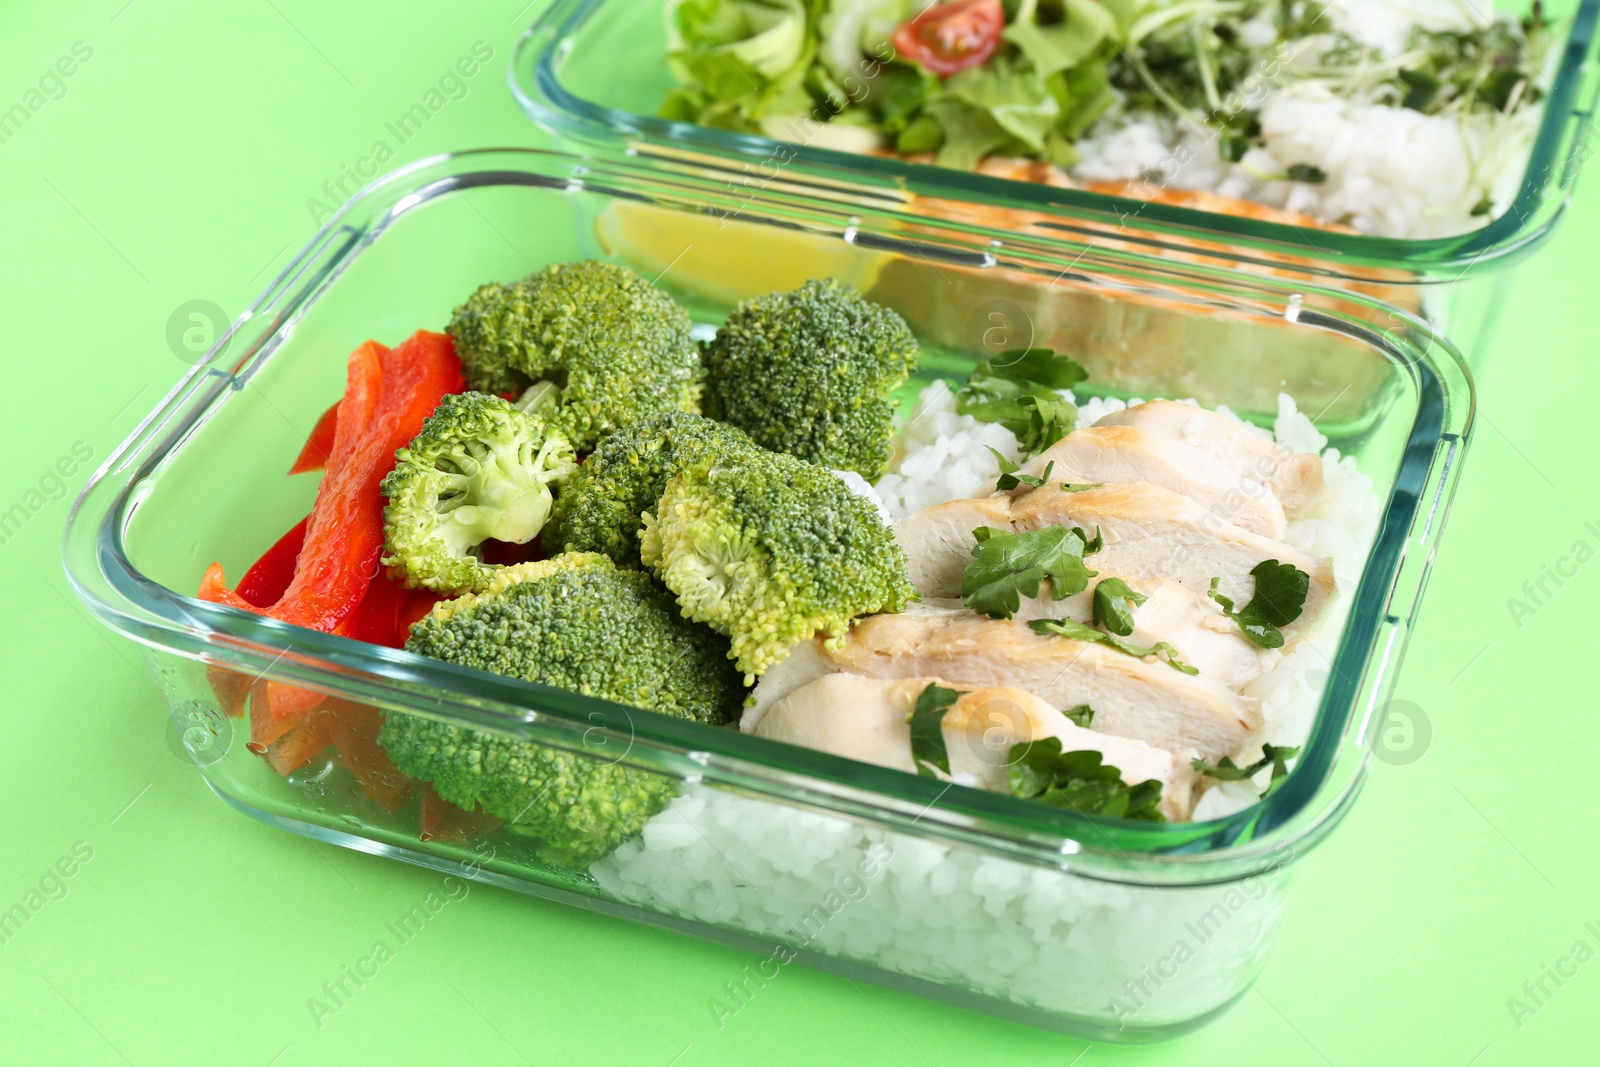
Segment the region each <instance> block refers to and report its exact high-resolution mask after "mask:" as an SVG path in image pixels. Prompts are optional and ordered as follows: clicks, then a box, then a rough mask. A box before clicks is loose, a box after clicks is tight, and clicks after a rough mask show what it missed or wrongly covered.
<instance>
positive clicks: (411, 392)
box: [200, 331, 465, 751]
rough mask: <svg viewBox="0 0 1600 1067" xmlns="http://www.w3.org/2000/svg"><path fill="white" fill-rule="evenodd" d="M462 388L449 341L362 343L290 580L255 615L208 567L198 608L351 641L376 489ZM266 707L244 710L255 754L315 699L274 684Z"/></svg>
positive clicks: (379, 509) (377, 551) (375, 543)
mask: <svg viewBox="0 0 1600 1067" xmlns="http://www.w3.org/2000/svg"><path fill="white" fill-rule="evenodd" d="M464 385H465V381H464V379H463V378H462V377H461V362H460V360H459V359H457V358H456V355H455V349H454V346H453V344H452V343H451V340H450V338H449V337H447V336H445V335H444V334H437V333H429V332H427V331H418V332H417V333H415V334H413V335H412V336H411V337H410V338H408V339H407V340H406V341H405V342H403V343H402V344H400V345H399V346H398V347H396V348H395V349H393V350H392V351H391V350H389V349H386V348H385V347H384V346H383V345H381V344H379V343H378V342H376V341H368V342H366V343H365V344H363V345H361V346H360V347H359V348H357V349H356V350H355V352H353V353H352V354H351V356H350V363H349V369H348V374H347V376H346V383H345V395H344V397H343V399H341V400H340V402H339V414H338V416H337V419H336V425H335V430H334V438H333V447H332V449H331V450H330V452H329V456H328V465H327V473H326V474H324V475H323V478H322V484H321V486H320V487H319V488H318V491H317V502H316V506H315V507H314V508H313V509H312V511H311V515H310V516H309V517H308V519H307V522H306V529H305V538H304V543H303V544H302V545H301V547H300V550H299V554H298V557H297V559H296V562H295V568H294V576H293V578H292V579H291V580H290V581H289V584H288V587H287V588H286V589H285V590H284V591H283V595H282V596H281V597H279V598H278V600H277V601H276V602H275V603H274V604H273V605H272V606H271V607H270V608H266V609H261V608H259V607H256V606H254V605H252V604H250V603H249V601H247V600H246V599H244V598H243V597H241V596H239V595H238V594H237V593H234V592H230V591H229V590H228V588H227V586H226V583H225V582H224V581H223V575H222V569H221V567H220V566H219V565H216V564H213V565H212V567H211V569H210V570H208V571H207V572H206V576H205V579H204V580H203V581H202V583H201V592H200V595H201V597H202V599H206V600H211V601H213V602H215V603H221V604H227V605H228V606H230V607H238V608H242V609H243V610H246V611H256V612H257V613H258V614H265V615H270V616H271V617H272V618H275V619H279V620H281V621H283V622H287V623H291V624H293V625H296V626H304V627H306V628H307V629H312V630H320V631H322V632H324V633H336V634H341V635H343V636H347V637H348V636H353V633H352V631H353V629H354V628H355V626H356V624H357V621H358V608H359V606H360V604H361V602H362V600H363V599H364V598H365V597H366V594H367V591H368V589H369V588H370V587H371V585H372V581H373V579H374V577H376V576H377V574H378V570H379V564H378V558H379V556H380V555H381V554H382V551H383V499H382V496H381V494H380V492H379V486H380V484H381V483H382V481H383V477H384V475H386V474H388V473H389V471H390V470H391V469H392V468H393V467H394V454H395V451H396V449H399V448H401V447H402V446H404V445H405V444H407V443H408V442H409V441H410V440H411V439H412V438H413V437H415V436H416V435H417V433H418V431H420V430H421V429H422V423H423V422H424V421H425V420H426V419H427V417H428V416H429V415H431V414H432V413H433V409H434V408H436V407H437V406H438V405H439V401H440V400H441V399H442V398H443V397H444V396H445V395H446V394H447V393H453V392H459V391H460V390H461V389H462V388H463V387H464ZM269 690H270V694H269V698H268V700H267V701H266V706H262V705H261V704H259V703H257V704H254V705H253V706H252V709H251V723H250V727H251V730H250V732H251V746H252V747H253V748H257V750H258V751H264V750H265V748H266V747H267V746H270V745H271V744H272V743H273V742H274V741H276V740H277V739H278V738H280V737H282V736H283V734H284V733H286V732H287V731H288V730H289V728H290V727H291V726H293V725H294V723H295V722H296V721H297V720H298V719H299V718H300V717H301V716H302V715H304V714H305V713H306V712H308V711H309V710H310V709H312V708H314V707H316V706H317V705H318V704H319V703H320V702H321V701H322V699H323V694H320V693H315V692H311V691H309V690H304V689H301V688H299V687H297V686H292V685H289V684H287V683H283V682H273V683H271V685H270V686H269Z"/></svg>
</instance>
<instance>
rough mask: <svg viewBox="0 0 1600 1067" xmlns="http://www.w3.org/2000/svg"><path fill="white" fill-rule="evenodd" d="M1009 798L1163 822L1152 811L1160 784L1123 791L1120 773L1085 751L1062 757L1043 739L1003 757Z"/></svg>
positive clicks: (1054, 742) (1056, 742) (1057, 745)
mask: <svg viewBox="0 0 1600 1067" xmlns="http://www.w3.org/2000/svg"><path fill="white" fill-rule="evenodd" d="M1006 762H1007V764H1008V765H1009V766H1008V770H1007V775H1006V776H1007V778H1008V780H1009V782H1010V785H1011V795H1012V796H1014V797H1021V798H1022V799H1024V800H1037V801H1040V802H1042V803H1045V804H1050V805H1052V806H1054V807H1057V808H1069V809H1071V810H1073V811H1077V812H1079V813H1081V814H1084V815H1104V816H1108V817H1110V818H1115V819H1139V820H1142V821H1145V822H1166V818H1165V817H1164V816H1163V815H1162V814H1161V812H1160V811H1159V810H1158V805H1160V803H1161V783H1160V782H1158V781H1155V780H1151V781H1147V782H1140V783H1139V784H1138V785H1127V784H1126V783H1124V782H1123V780H1122V772H1121V771H1120V770H1118V769H1117V768H1116V767H1112V766H1109V765H1107V764H1106V763H1105V762H1104V760H1103V758H1102V757H1101V755H1100V753H1098V752H1096V751H1093V750H1092V749H1091V750H1087V751H1082V752H1062V751H1061V740H1060V739H1059V738H1055V737H1046V738H1042V739H1040V740H1038V741H1031V742H1029V743H1027V744H1022V745H1015V746H1013V747H1012V749H1011V752H1010V754H1009V755H1008V756H1007V757H1006Z"/></svg>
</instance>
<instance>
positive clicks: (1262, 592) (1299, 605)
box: [1208, 559, 1311, 648]
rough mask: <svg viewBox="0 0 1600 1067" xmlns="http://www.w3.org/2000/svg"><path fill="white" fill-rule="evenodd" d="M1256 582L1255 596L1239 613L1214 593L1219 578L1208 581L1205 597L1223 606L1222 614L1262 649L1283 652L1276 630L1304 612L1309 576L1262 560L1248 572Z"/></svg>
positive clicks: (1281, 636) (1278, 632)
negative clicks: (1208, 586) (1274, 649)
mask: <svg viewBox="0 0 1600 1067" xmlns="http://www.w3.org/2000/svg"><path fill="white" fill-rule="evenodd" d="M1250 574H1251V576H1252V577H1254V578H1255V580H1256V592H1255V596H1253V597H1251V598H1250V603H1248V604H1246V605H1245V606H1244V607H1243V608H1241V609H1239V610H1238V611H1235V610H1233V600H1232V598H1230V597H1225V596H1223V595H1222V594H1221V593H1219V592H1217V583H1218V582H1219V581H1221V579H1219V578H1213V579H1211V588H1210V590H1208V595H1209V596H1210V597H1211V599H1212V600H1215V601H1216V602H1217V603H1218V604H1220V605H1222V613H1223V614H1224V615H1226V616H1228V618H1230V619H1232V620H1233V621H1234V622H1236V623H1238V624H1239V629H1240V630H1241V631H1242V632H1243V633H1244V635H1245V636H1246V637H1248V638H1249V639H1250V640H1251V641H1254V642H1255V643H1256V644H1258V645H1260V646H1261V647H1262V648H1282V647H1283V633H1282V632H1281V631H1280V630H1279V629H1278V628H1279V627H1280V626H1287V625H1289V624H1290V623H1291V622H1294V620H1296V619H1298V618H1299V617H1300V612H1301V611H1303V610H1304V609H1305V604H1306V593H1308V592H1309V591H1310V589H1311V576H1310V575H1309V574H1307V573H1306V572H1305V571H1303V570H1301V569H1300V568H1298V567H1296V566H1294V565H1293V564H1292V563H1279V562H1278V561H1277V560H1275V559H1268V560H1263V561H1261V562H1260V563H1258V564H1256V565H1255V567H1254V568H1253V569H1252V570H1251V571H1250Z"/></svg>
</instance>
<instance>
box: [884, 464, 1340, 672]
mask: <svg viewBox="0 0 1600 1067" xmlns="http://www.w3.org/2000/svg"><path fill="white" fill-rule="evenodd" d="M979 526H990V527H994V528H997V529H1002V530H1005V529H1012V530H1037V529H1043V528H1045V527H1049V526H1078V527H1082V528H1083V529H1085V530H1089V531H1093V530H1095V529H1097V528H1098V529H1099V531H1100V534H1101V536H1102V537H1104V539H1105V547H1104V548H1103V549H1101V550H1100V551H1099V552H1097V553H1095V554H1094V555H1091V556H1089V557H1087V562H1088V564H1089V566H1090V567H1092V568H1094V569H1095V570H1097V571H1098V570H1101V569H1104V571H1105V573H1107V574H1121V575H1132V576H1134V577H1138V578H1165V579H1167V580H1169V581H1173V582H1176V583H1178V584H1179V585H1182V586H1184V587H1186V588H1188V589H1190V590H1191V591H1193V592H1196V593H1201V594H1204V593H1205V592H1206V590H1207V589H1208V588H1209V587H1210V584H1211V579H1212V578H1220V579H1221V581H1220V583H1219V585H1218V588H1219V590H1220V591H1221V592H1223V593H1225V594H1226V595H1228V596H1229V597H1232V598H1233V601H1234V603H1236V604H1244V603H1246V602H1248V601H1249V600H1250V598H1251V597H1252V596H1254V595H1255V579H1254V578H1252V577H1251V576H1250V571H1251V569H1252V568H1254V567H1255V566H1256V565H1257V564H1259V563H1261V562H1263V561H1264V560H1269V559H1275V560H1278V561H1279V562H1281V563H1290V564H1293V565H1294V566H1295V567H1298V568H1299V569H1300V570H1302V571H1305V572H1306V573H1307V574H1308V575H1310V576H1311V588H1310V590H1309V591H1308V593H1307V594H1306V603H1305V609H1304V611H1302V613H1301V615H1300V617H1299V618H1298V619H1296V620H1295V621H1294V622H1293V623H1291V624H1290V625H1288V626H1286V627H1284V628H1283V629H1284V636H1285V637H1286V638H1294V637H1297V636H1300V635H1303V634H1304V633H1305V632H1306V631H1307V630H1308V629H1309V628H1310V626H1311V624H1312V623H1313V622H1314V621H1315V620H1316V619H1317V617H1318V616H1319V615H1320V614H1321V612H1322V609H1323V608H1324V606H1325V605H1326V604H1327V601H1328V598H1329V597H1330V596H1331V595H1332V594H1333V568H1332V566H1331V564H1330V563H1329V561H1328V560H1326V559H1314V558H1312V557H1311V556H1308V555H1306V554H1305V553H1304V552H1301V551H1299V550H1298V549H1294V548H1291V547H1290V546H1288V545H1286V544H1283V543H1282V542H1279V541H1273V540H1270V539H1268V538H1265V537H1261V536H1259V535H1258V534H1253V533H1251V532H1250V531H1248V530H1243V529H1240V528H1239V527H1237V526H1234V525H1233V524H1231V523H1229V522H1226V521H1224V520H1222V519H1219V518H1217V517H1216V516H1215V515H1212V514H1211V513H1210V512H1208V511H1206V510H1205V509H1204V508H1202V507H1201V506H1200V505H1199V504H1196V503H1195V502H1194V501H1192V500H1190V499H1189V498H1188V497H1186V496H1182V495H1181V494H1178V493H1174V492H1173V491H1172V490H1170V489H1163V488H1161V487H1160V486H1156V485H1150V484H1148V483H1144V482H1128V483H1123V484H1111V485H1104V486H1101V487H1099V488H1096V489H1085V490H1082V491H1080V492H1076V493H1069V492H1067V491H1065V490H1063V489H1062V488H1061V487H1060V486H1059V485H1057V484H1055V483H1054V482H1050V483H1047V484H1046V485H1044V486H1042V487H1040V488H1038V489H1034V490H1032V491H1031V492H1028V493H1024V494H1022V495H1021V496H1018V497H1015V498H1013V497H1009V496H1005V495H1001V496H994V497H983V498H980V499H973V500H951V501H948V502H946V503H943V504H938V505H935V506H934V507H931V508H925V509H923V510H922V511H919V512H917V513H916V514H914V515H908V516H906V518H904V519H902V520H901V521H900V523H899V524H898V525H897V526H896V527H895V540H896V541H897V542H898V543H899V544H900V547H901V548H903V549H905V552H906V557H907V560H908V565H909V566H908V570H909V574H910V576H911V582H912V584H913V585H915V586H916V587H917V589H918V590H919V591H920V592H921V593H922V595H923V596H928V597H954V596H959V595H960V592H961V578H962V575H963V574H964V573H965V571H966V568H967V564H968V563H970V562H972V546H973V544H974V541H973V537H972V531H973V530H974V529H976V528H977V527H979ZM1174 643H1176V642H1174Z"/></svg>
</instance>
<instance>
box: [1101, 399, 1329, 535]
mask: <svg viewBox="0 0 1600 1067" xmlns="http://www.w3.org/2000/svg"><path fill="white" fill-rule="evenodd" d="M1095 425H1096V426H1107V427H1109V426H1127V427H1132V428H1135V429H1139V430H1143V431H1144V432H1146V433H1148V434H1159V435H1161V436H1165V437H1170V438H1173V439H1175V440H1178V441H1182V442H1183V443H1184V444H1186V445H1191V446H1193V447H1194V448H1197V449H1199V450H1201V451H1203V452H1206V453H1209V454H1210V455H1211V456H1212V457H1214V458H1215V459H1217V460H1218V461H1219V462H1221V463H1223V464H1225V465H1226V466H1227V467H1228V469H1229V470H1231V471H1233V472H1234V473H1235V474H1236V475H1238V476H1239V477H1240V478H1244V479H1246V480H1247V482H1251V483H1264V484H1265V485H1267V486H1268V487H1269V488H1270V489H1271V490H1272V492H1273V495H1275V496H1276V497H1277V498H1278V501H1279V503H1281V504H1282V505H1283V510H1284V511H1285V512H1286V513H1288V515H1290V516H1291V517H1294V516H1298V515H1299V514H1300V513H1301V512H1303V511H1304V510H1305V508H1306V506H1307V505H1308V504H1310V502H1311V501H1312V499H1314V498H1315V497H1316V495H1317V494H1318V493H1319V492H1320V491H1321V489H1322V459H1321V457H1319V456H1313V455H1310V454H1308V453H1297V452H1292V451H1290V450H1289V449H1288V448H1285V447H1284V446H1283V445H1280V444H1278V443H1277V442H1276V441H1274V440H1272V438H1270V437H1267V436H1265V435H1264V434H1262V433H1260V432H1259V431H1257V430H1256V429H1254V428H1253V427H1250V426H1246V425H1245V424H1243V423H1241V422H1238V421H1237V420H1235V419H1230V418H1229V417H1228V416H1226V415H1222V414H1219V413H1217V412H1215V411H1210V410H1208V409H1206V408H1202V407H1198V406H1196V405H1194V404H1180V403H1178V402H1177V401H1176V400H1151V401H1148V402H1146V403H1143V404H1135V405H1134V406H1133V407H1130V408H1125V409H1123V410H1122V411H1116V412H1113V413H1111V414H1110V415H1107V416H1105V417H1104V418H1103V419H1101V420H1100V421H1099V422H1097V423H1095ZM1145 480H1146V481H1148V480H1149V479H1145ZM1238 525H1240V526H1243V525H1245V524H1244V523H1238ZM1272 536H1279V535H1272Z"/></svg>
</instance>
